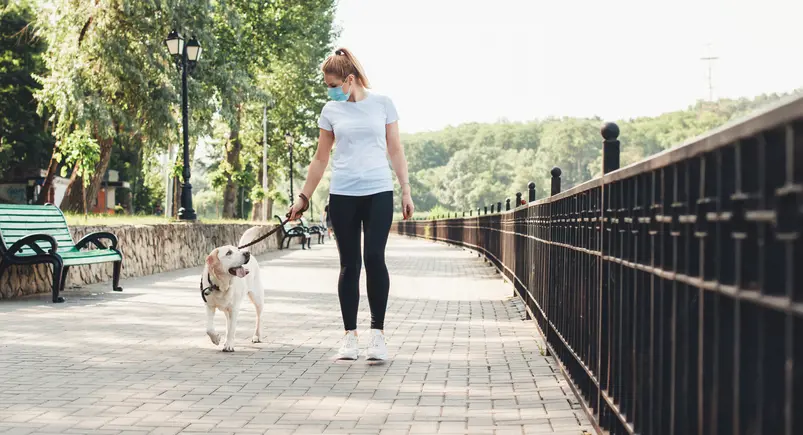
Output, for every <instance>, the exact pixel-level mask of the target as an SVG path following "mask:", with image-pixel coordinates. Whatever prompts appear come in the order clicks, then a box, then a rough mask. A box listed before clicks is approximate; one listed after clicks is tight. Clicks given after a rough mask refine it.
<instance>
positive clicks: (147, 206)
mask: <svg viewBox="0 0 803 435" xmlns="http://www.w3.org/2000/svg"><path fill="white" fill-rule="evenodd" d="M162 169H163V168H162V166H161V165H153V164H151V163H149V162H146V164H145V167H143V169H142V171H143V174H144V176H143V177H142V183H141V184H142V185H141V186H139V189H137V190H136V195H135V196H134V209H135V210H137V212H141V213H145V214H149V215H153V214H156V211H157V209H160V208H161V209H163V208H164V200H165V174H164V172H162Z"/></svg>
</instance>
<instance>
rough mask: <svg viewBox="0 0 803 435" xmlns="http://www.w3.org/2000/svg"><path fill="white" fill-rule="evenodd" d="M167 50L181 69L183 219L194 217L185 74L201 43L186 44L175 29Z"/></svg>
mask: <svg viewBox="0 0 803 435" xmlns="http://www.w3.org/2000/svg"><path fill="white" fill-rule="evenodd" d="M165 45H167V51H168V52H170V54H171V55H173V57H174V58H175V59H176V64H177V65H178V67H179V69H181V129H182V136H183V140H184V171H183V172H182V175H183V178H184V180H183V181H184V183H183V184H182V185H181V208H180V209H179V210H178V218H179V219H181V220H185V221H194V220H195V219H196V216H195V210H193V208H192V184H190V131H189V108H188V101H187V74H188V73H189V72H190V70H192V69H194V68H195V65H196V64H197V62H198V58H199V57H201V44H199V43H198V40H197V39H195V37H193V38H192V39H190V40H189V41H188V42H187V44H186V45H185V44H184V38H182V37H181V35H179V33H178V32H177V31H175V30H173V31H172V32H170V34H169V35H167V39H165Z"/></svg>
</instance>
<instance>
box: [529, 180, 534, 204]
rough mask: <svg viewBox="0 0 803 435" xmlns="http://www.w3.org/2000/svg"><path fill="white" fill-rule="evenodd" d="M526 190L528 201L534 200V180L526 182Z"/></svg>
mask: <svg viewBox="0 0 803 435" xmlns="http://www.w3.org/2000/svg"><path fill="white" fill-rule="evenodd" d="M527 190H529V191H530V202H533V201H535V182H534V181H530V183H529V184H527Z"/></svg>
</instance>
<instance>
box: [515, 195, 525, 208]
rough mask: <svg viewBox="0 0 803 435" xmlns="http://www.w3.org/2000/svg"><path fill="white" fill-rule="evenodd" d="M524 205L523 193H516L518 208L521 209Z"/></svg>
mask: <svg viewBox="0 0 803 435" xmlns="http://www.w3.org/2000/svg"><path fill="white" fill-rule="evenodd" d="M522 205H523V204H522V203H521V192H516V208H519V207H520V206H522Z"/></svg>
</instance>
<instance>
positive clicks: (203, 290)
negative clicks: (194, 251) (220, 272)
mask: <svg viewBox="0 0 803 435" xmlns="http://www.w3.org/2000/svg"><path fill="white" fill-rule="evenodd" d="M206 280H207V281H208V282H209V286H208V287H204V277H203V276H201V298H202V299H203V300H204V302H206V295H207V294H209V293H207V291H209V292H210V293H211V292H213V291H220V287H218V286H217V284H213V283H212V277H211V276H209V274H207V275H206Z"/></svg>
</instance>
